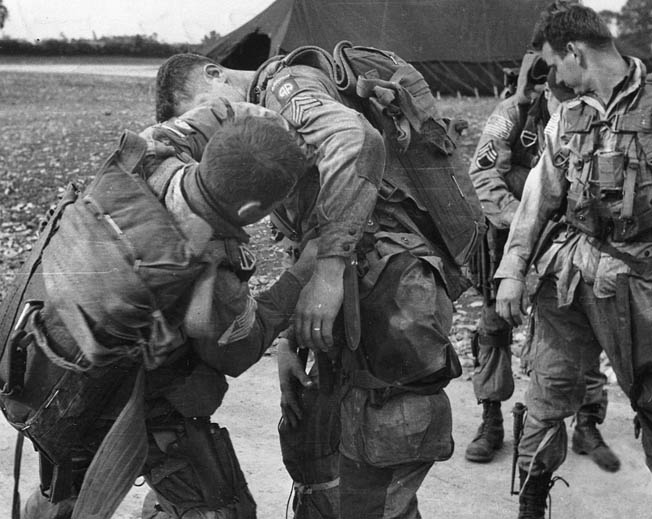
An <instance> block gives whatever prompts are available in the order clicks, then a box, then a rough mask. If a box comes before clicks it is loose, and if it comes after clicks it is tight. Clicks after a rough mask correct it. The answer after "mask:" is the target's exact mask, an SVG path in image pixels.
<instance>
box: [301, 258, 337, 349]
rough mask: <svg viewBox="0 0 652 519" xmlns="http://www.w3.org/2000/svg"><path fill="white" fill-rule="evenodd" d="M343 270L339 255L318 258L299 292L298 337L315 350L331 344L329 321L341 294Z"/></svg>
mask: <svg viewBox="0 0 652 519" xmlns="http://www.w3.org/2000/svg"><path fill="white" fill-rule="evenodd" d="M343 274H344V259H343V258H340V257H328V258H320V259H318V260H317V263H316V265H315V272H314V273H313V275H312V278H311V279H310V281H309V282H308V284H307V285H306V286H305V287H303V290H302V291H301V295H300V296H299V301H298V303H297V307H296V310H295V316H296V317H295V328H296V330H297V335H298V340H299V343H300V344H301V345H303V346H305V347H308V348H310V349H311V350H313V351H315V352H318V351H325V352H327V351H329V350H330V349H331V348H332V347H333V322H334V321H335V317H337V313H338V312H339V311H340V307H341V306H342V300H343V298H344V286H343V279H342V276H343Z"/></svg>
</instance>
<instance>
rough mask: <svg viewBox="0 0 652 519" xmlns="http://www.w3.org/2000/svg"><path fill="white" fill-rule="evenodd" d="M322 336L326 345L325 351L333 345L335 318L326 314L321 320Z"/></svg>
mask: <svg viewBox="0 0 652 519" xmlns="http://www.w3.org/2000/svg"><path fill="white" fill-rule="evenodd" d="M321 336H322V340H323V343H324V346H325V351H328V350H330V349H331V348H332V347H333V319H332V318H331V317H329V316H325V317H323V318H322V321H321Z"/></svg>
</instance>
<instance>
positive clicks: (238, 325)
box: [217, 296, 258, 346]
mask: <svg viewBox="0 0 652 519" xmlns="http://www.w3.org/2000/svg"><path fill="white" fill-rule="evenodd" d="M256 308H258V305H257V304H256V300H255V299H254V298H253V297H251V296H248V298H247V303H246V306H245V309H244V310H243V311H242V313H241V314H240V315H238V316H237V317H236V318H235V319H234V321H233V322H232V323H231V326H229V327H228V328H227V330H226V331H225V332H224V333H223V334H222V336H221V337H220V338H219V339H218V340H217V344H218V346H226V345H227V344H230V343H232V342H236V341H239V340H242V339H244V338H245V337H246V336H247V335H249V333H250V332H251V330H252V329H253V327H254V323H255V322H256Z"/></svg>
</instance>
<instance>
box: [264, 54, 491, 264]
mask: <svg viewBox="0 0 652 519" xmlns="http://www.w3.org/2000/svg"><path fill="white" fill-rule="evenodd" d="M282 62H283V64H284V65H286V66H291V65H307V66H310V67H314V68H318V69H320V70H321V71H322V72H324V73H326V75H327V76H328V77H330V78H331V79H332V80H333V82H334V83H335V84H336V86H337V88H338V90H339V91H340V92H341V94H342V96H343V98H344V100H345V101H347V102H350V103H352V104H353V106H354V108H356V109H358V110H361V111H362V112H363V113H364V115H365V116H366V117H367V119H368V120H369V121H370V122H371V123H372V124H373V125H374V126H375V127H376V129H378V130H379V131H380V132H381V134H383V137H384V140H385V148H386V151H387V155H388V157H387V164H386V168H385V173H384V175H383V186H382V189H381V192H382V190H383V189H384V190H388V191H392V192H400V193H401V194H402V195H403V196H404V197H405V198H409V199H410V200H412V201H413V202H414V203H415V204H416V205H417V207H418V208H419V209H421V210H423V211H426V212H427V213H428V214H429V215H430V217H431V219H432V221H433V224H434V227H435V230H436V232H437V234H438V241H439V242H441V244H442V245H443V246H444V247H445V248H446V250H447V252H448V254H449V255H450V257H451V258H452V259H453V260H454V262H455V263H457V264H458V265H464V264H465V263H466V262H467V260H468V259H469V257H470V256H471V255H472V254H473V252H474V251H475V248H476V247H477V245H478V243H479V240H480V237H481V236H482V234H483V233H484V230H485V225H484V217H483V214H482V207H481V205H480V202H479V200H478V197H477V195H476V193H475V189H474V188H473V184H472V182H471V179H470V177H469V175H468V173H467V172H466V170H465V168H463V167H461V164H460V163H459V162H458V161H457V154H456V153H454V151H455V139H456V137H457V132H458V131H460V130H461V129H462V128H463V127H464V126H463V124H464V123H463V122H462V121H451V120H449V119H446V118H442V117H440V116H439V114H438V112H437V108H436V106H435V105H436V101H435V98H434V96H433V95H432V92H431V91H430V88H429V87H428V84H427V83H426V81H425V80H424V79H423V76H422V75H421V74H420V73H419V72H418V71H417V70H416V69H415V68H414V67H413V66H412V65H410V64H408V63H407V62H405V61H404V60H402V59H401V58H399V57H398V56H396V55H395V54H394V53H392V52H390V51H384V50H379V49H375V48H372V47H354V46H352V45H351V44H350V43H349V42H341V43H339V44H338V45H337V46H336V47H335V50H334V51H333V56H331V55H330V54H328V53H327V52H326V51H324V50H323V49H320V48H318V47H314V46H306V47H300V48H298V49H295V50H294V51H292V52H291V53H290V54H288V55H287V56H285V57H284V58H283V59H282ZM262 68H264V67H261V69H262ZM254 83H255V82H254Z"/></svg>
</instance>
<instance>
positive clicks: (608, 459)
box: [571, 411, 620, 472]
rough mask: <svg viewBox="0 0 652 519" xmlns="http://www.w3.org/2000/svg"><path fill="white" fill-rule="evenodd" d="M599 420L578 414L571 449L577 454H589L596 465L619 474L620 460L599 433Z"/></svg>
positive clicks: (581, 413) (590, 415) (588, 415)
mask: <svg viewBox="0 0 652 519" xmlns="http://www.w3.org/2000/svg"><path fill="white" fill-rule="evenodd" d="M597 423H598V421H597V419H596V417H595V416H593V415H592V414H585V413H583V412H582V411H580V412H579V413H577V417H576V422H575V430H574V431H573V439H572V441H571V448H572V449H573V452H574V453H576V454H588V455H589V457H590V458H591V459H592V460H593V461H594V462H595V464H596V465H597V466H598V467H600V468H601V469H602V470H606V471H607V472H617V471H618V469H620V460H619V459H618V456H616V454H615V453H614V451H612V450H611V449H610V448H609V446H608V445H607V444H606V443H605V441H604V439H603V438H602V434H600V431H598V427H597Z"/></svg>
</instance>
